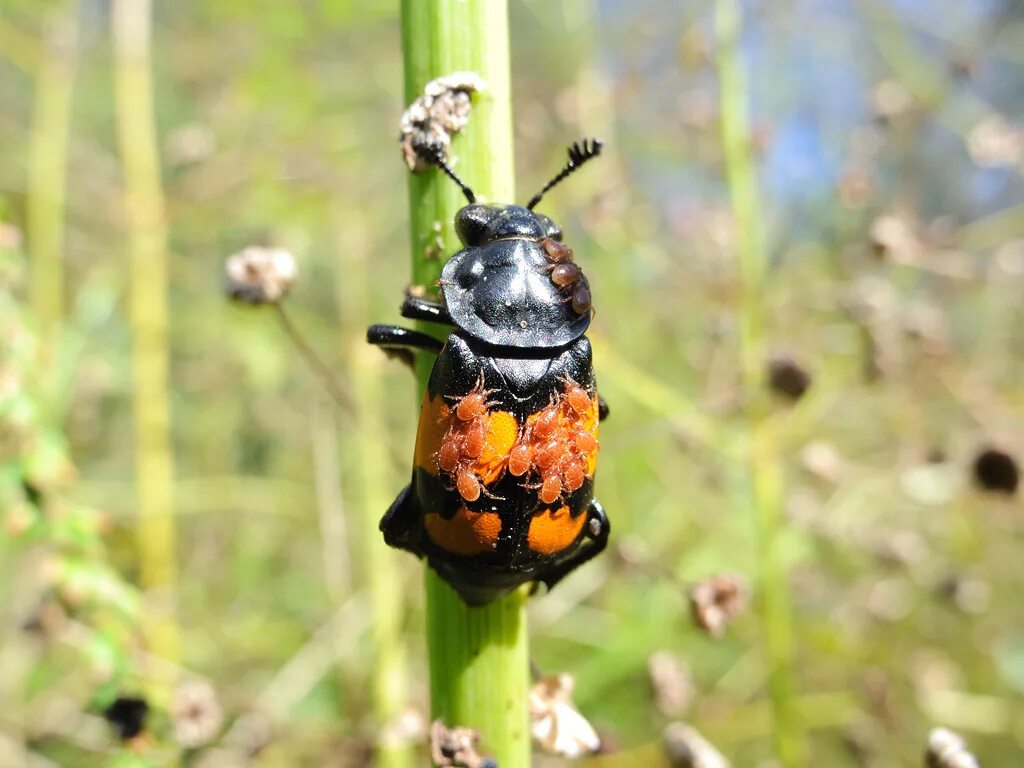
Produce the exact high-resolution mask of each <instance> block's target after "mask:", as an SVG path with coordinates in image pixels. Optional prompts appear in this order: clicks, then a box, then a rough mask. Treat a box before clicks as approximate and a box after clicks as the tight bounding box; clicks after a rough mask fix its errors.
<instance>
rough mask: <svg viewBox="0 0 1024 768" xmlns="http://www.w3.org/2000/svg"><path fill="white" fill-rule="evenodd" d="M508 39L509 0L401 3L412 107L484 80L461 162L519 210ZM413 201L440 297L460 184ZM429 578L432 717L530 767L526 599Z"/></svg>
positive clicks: (414, 189) (425, 274) (422, 250)
mask: <svg viewBox="0 0 1024 768" xmlns="http://www.w3.org/2000/svg"><path fill="white" fill-rule="evenodd" d="M508 34H509V33H508V7H507V3H506V2H505V0H403V2H402V47H403V53H404V61H405V98H406V103H409V102H411V101H413V100H414V99H415V98H416V97H418V96H419V95H420V94H421V93H422V90H423V86H424V85H426V83H427V82H428V81H430V80H432V79H433V78H436V77H438V76H440V75H446V74H450V73H452V72H456V71H470V72H474V73H476V74H478V75H480V76H481V77H482V78H483V80H484V81H485V83H486V84H487V87H486V90H485V91H484V92H483V93H481V94H478V95H477V97H476V99H475V106H474V110H473V114H472V116H471V117H470V119H469V124H468V125H467V126H466V128H465V130H464V131H463V132H462V133H461V134H460V135H459V137H458V138H456V140H455V142H454V155H456V156H457V157H458V159H459V164H458V169H459V172H460V173H461V174H463V175H464V177H465V178H466V180H467V182H468V183H469V184H470V185H471V186H472V187H473V188H474V190H475V191H476V192H477V194H478V196H479V197H480V198H482V199H486V200H493V201H500V202H511V201H512V200H513V199H514V197H513V195H514V191H515V182H514V165H513V154H512V106H511V89H510V82H509V39H508ZM409 203H410V211H411V227H412V233H411V234H412V275H413V283H414V284H415V285H417V286H422V287H424V288H425V289H426V290H427V291H428V292H433V291H435V290H436V288H435V283H436V281H437V279H438V277H439V276H440V272H441V266H442V261H441V260H439V259H437V258H436V257H435V258H431V257H430V255H431V253H432V252H433V249H432V248H431V247H430V246H431V244H432V243H433V242H434V241H435V238H438V237H440V239H441V240H442V241H443V248H441V249H440V250H441V251H442V252H443V253H445V254H450V253H452V252H453V251H454V250H456V249H457V247H458V240H457V238H456V237H455V233H454V231H453V227H452V219H453V217H454V215H455V213H456V212H457V211H458V210H459V208H460V207H461V206H462V205H463V204H464V200H463V198H462V196H461V193H460V192H459V190H458V189H457V188H456V186H455V185H454V184H452V183H451V182H450V181H449V180H448V179H446V178H445V177H444V176H443V175H442V174H440V173H438V172H437V171H435V170H429V171H427V172H425V173H423V174H419V175H410V177H409ZM436 227H440V231H438V230H437V228H436ZM422 330H426V331H431V330H432V331H433V332H434V333H436V332H437V329H436V328H434V329H430V328H429V327H424V328H423V329H422ZM432 364H433V357H430V356H425V355H420V356H419V357H418V359H417V371H418V378H419V392H420V393H422V392H423V390H424V389H425V388H426V383H427V377H428V375H429V371H430V367H431V365H432ZM418 403H419V400H417V404H418ZM426 578H427V608H426V610H427V643H428V646H429V663H430V698H431V709H432V713H433V716H434V717H440V718H443V719H444V720H445V722H446V724H447V725H449V726H453V725H462V726H469V727H472V728H476V729H477V730H478V731H480V735H481V746H482V751H483V752H485V753H487V754H490V755H493V756H494V757H495V758H496V759H497V760H498V763H499V765H501V766H507V767H508V768H512V766H527V765H529V764H530V736H529V728H528V716H527V709H526V693H527V689H528V687H529V668H528V647H527V634H526V613H525V603H526V596H525V594H524V592H523V591H522V590H517V591H515V592H513V593H512V594H510V595H507V596H505V597H503V598H500V599H498V600H495V601H494V602H492V603H490V604H489V605H487V606H485V607H483V608H468V607H467V606H466V605H465V604H464V603H463V602H462V600H461V599H460V598H459V597H458V596H457V595H456V594H455V592H454V591H453V590H452V589H451V588H450V587H449V586H448V585H447V584H446V583H444V582H443V581H442V580H441V579H440V578H439V577H438V576H437V574H436V573H434V571H433V570H432V569H429V568H428V569H427V577H426Z"/></svg>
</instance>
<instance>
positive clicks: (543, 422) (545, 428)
mask: <svg viewBox="0 0 1024 768" xmlns="http://www.w3.org/2000/svg"><path fill="white" fill-rule="evenodd" d="M556 426H558V408H557V407H555V406H553V405H550V406H548V407H547V408H545V409H544V410H543V411H541V413H540V416H538V417H537V420H536V421H535V422H533V434H534V435H536V436H537V437H539V438H540V439H541V440H543V439H544V438H546V437H548V436H549V435H550V434H551V433H552V432H554V430H555V427H556Z"/></svg>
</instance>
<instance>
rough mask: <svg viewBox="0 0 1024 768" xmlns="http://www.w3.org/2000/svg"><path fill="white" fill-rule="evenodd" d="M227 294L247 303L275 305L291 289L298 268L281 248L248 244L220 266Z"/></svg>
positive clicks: (293, 259) (292, 257) (290, 256)
mask: <svg viewBox="0 0 1024 768" xmlns="http://www.w3.org/2000/svg"><path fill="white" fill-rule="evenodd" d="M224 272H225V276H226V278H227V291H228V295H229V296H230V297H231V298H232V299H235V300H236V301H245V302H248V303H249V304H276V303H277V302H279V301H280V300H281V299H283V298H284V296H285V294H286V293H288V289H289V288H291V285H292V283H293V282H295V278H296V277H297V275H298V270H297V268H296V266H295V257H294V256H292V255H291V253H289V252H288V251H286V250H284V249H283V248H264V247H262V246H258V245H250V246H249V247H248V248H244V249H242V250H241V251H239V252H238V253H236V254H234V255H232V256H230V257H228V260H227V262H226V264H225V265H224Z"/></svg>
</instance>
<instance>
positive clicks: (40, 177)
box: [27, 2, 78, 362]
mask: <svg viewBox="0 0 1024 768" xmlns="http://www.w3.org/2000/svg"><path fill="white" fill-rule="evenodd" d="M77 22H78V3H77V2H70V3H68V4H66V6H65V7H63V8H61V9H60V10H59V11H58V12H57V13H56V14H54V16H53V18H52V19H51V20H50V22H49V25H48V29H47V33H46V38H47V39H46V41H45V46H44V49H43V50H44V52H43V55H42V56H41V57H40V58H39V60H38V64H37V66H36V69H35V75H36V77H35V101H34V104H33V107H32V133H31V136H30V141H29V151H28V216H27V219H28V245H29V253H30V257H31V265H32V268H31V284H30V295H31V305H32V312H33V315H34V316H35V319H36V322H37V323H38V324H39V336H40V340H41V341H42V344H41V348H42V350H43V351H44V354H47V355H51V356H52V354H53V349H54V347H55V346H56V344H57V342H58V341H59V331H60V325H61V321H62V319H63V314H64V209H65V198H66V195H67V157H68V138H69V134H70V130H71V106H72V101H73V95H74V79H75V60H76V49H77V40H76V38H77ZM46 362H49V361H46Z"/></svg>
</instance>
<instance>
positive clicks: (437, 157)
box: [416, 143, 476, 203]
mask: <svg viewBox="0 0 1024 768" xmlns="http://www.w3.org/2000/svg"><path fill="white" fill-rule="evenodd" d="M416 153H417V154H418V155H419V156H420V157H422V158H423V159H424V160H426V161H427V162H428V163H430V164H431V165H436V166H437V167H438V168H440V169H441V170H442V171H443V172H444V174H445V175H446V176H447V177H448V178H449V179H451V180H452V181H454V182H455V183H456V184H458V185H459V189H461V190H462V194H464V195H465V196H466V199H467V200H468V201H469V202H471V203H475V202H476V195H474V194H473V190H472V189H470V188H469V185H468V184H467V183H466V182H464V181H463V180H462V179H461V178H459V174H457V173H456V172H455V169H453V168H452V167H451V166H450V165H448V161H447V160H446V159H445V156H444V149H443V148H442V147H441V145H440V144H436V143H434V144H427V145H426V146H423V145H420V146H417V147H416Z"/></svg>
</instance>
